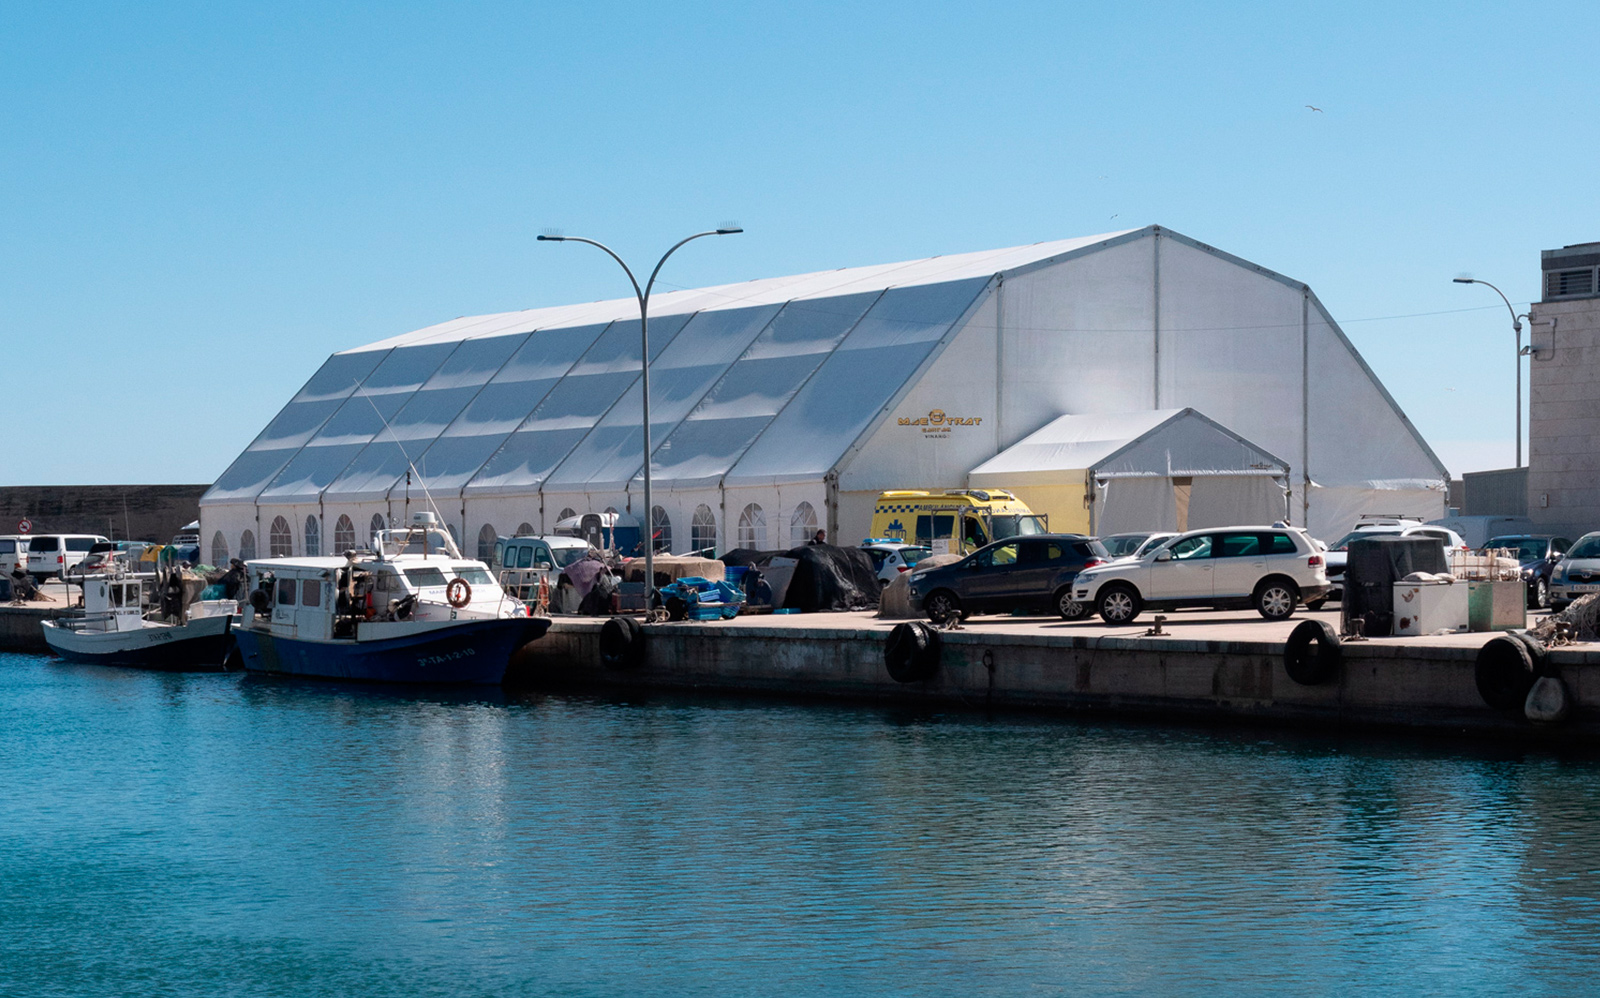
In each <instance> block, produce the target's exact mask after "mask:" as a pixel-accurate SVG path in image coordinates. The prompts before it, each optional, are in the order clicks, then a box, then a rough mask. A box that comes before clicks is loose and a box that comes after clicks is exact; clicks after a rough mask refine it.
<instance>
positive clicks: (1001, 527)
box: [919, 513, 1045, 541]
mask: <svg viewBox="0 0 1600 998" xmlns="http://www.w3.org/2000/svg"><path fill="white" fill-rule="evenodd" d="M990 526H992V527H994V539H995V540H997V541H1003V540H1006V539H1007V538H1010V537H1031V536H1032V535H1034V534H1042V533H1044V532H1045V530H1044V521H1042V520H1040V519H1039V518H1038V517H1037V516H1024V515H1022V514H1020V513H1012V514H1009V515H1007V516H997V517H995V518H994V520H993V521H992V522H991V524H990ZM919 539H920V538H919Z"/></svg>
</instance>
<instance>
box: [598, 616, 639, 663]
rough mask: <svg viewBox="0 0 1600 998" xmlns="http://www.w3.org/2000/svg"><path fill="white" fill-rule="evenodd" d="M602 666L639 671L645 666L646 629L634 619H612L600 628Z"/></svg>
mask: <svg viewBox="0 0 1600 998" xmlns="http://www.w3.org/2000/svg"><path fill="white" fill-rule="evenodd" d="M600 664H601V665H603V666H605V667H606V668H608V669H637V668H638V667H639V666H641V665H643V664H644V628H643V627H641V626H640V625H639V622H638V621H637V620H634V619H633V618H632V617H612V618H610V619H609V620H607V621H606V622H605V623H604V624H602V625H601V626H600Z"/></svg>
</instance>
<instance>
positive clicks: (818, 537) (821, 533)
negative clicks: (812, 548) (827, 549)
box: [811, 530, 828, 544]
mask: <svg viewBox="0 0 1600 998" xmlns="http://www.w3.org/2000/svg"><path fill="white" fill-rule="evenodd" d="M811 543H812V544H826V543H828V532H827V531H826V530H818V531H817V532H816V533H814V534H812V535H811Z"/></svg>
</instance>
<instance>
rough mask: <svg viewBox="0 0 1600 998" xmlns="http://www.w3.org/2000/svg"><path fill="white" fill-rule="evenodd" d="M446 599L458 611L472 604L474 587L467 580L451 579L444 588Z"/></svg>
mask: <svg viewBox="0 0 1600 998" xmlns="http://www.w3.org/2000/svg"><path fill="white" fill-rule="evenodd" d="M444 598H445V599H446V600H447V601H449V603H450V605H451V606H453V607H455V608H456V609H457V610H459V609H461V608H462V607H464V606H466V605H467V604H468V603H471V602H472V586H471V585H470V584H468V582H467V580H466V579H451V580H450V584H449V585H448V586H445V587H444Z"/></svg>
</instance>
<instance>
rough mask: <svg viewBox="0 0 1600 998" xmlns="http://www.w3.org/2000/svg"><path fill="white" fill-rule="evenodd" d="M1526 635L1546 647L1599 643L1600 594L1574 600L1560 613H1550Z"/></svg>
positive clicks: (1591, 594)
mask: <svg viewBox="0 0 1600 998" xmlns="http://www.w3.org/2000/svg"><path fill="white" fill-rule="evenodd" d="M1528 633H1529V634H1532V635H1533V636H1534V637H1536V638H1538V639H1539V640H1540V641H1542V642H1544V643H1545V644H1547V645H1550V644H1568V643H1570V642H1574V641H1600V593H1590V594H1589V595H1587V596H1580V597H1579V598H1578V599H1576V600H1574V601H1573V602H1572V604H1571V605H1569V606H1568V607H1567V608H1566V609H1565V610H1562V611H1561V612H1560V613H1552V614H1551V615H1550V616H1548V617H1546V618H1545V619H1544V620H1542V621H1540V622H1539V624H1538V625H1537V626H1535V627H1531V628H1529V629H1528Z"/></svg>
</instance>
